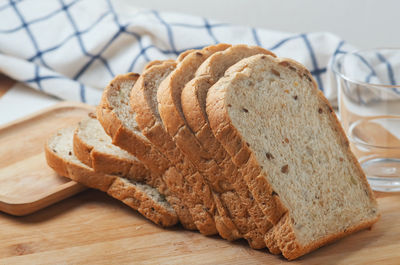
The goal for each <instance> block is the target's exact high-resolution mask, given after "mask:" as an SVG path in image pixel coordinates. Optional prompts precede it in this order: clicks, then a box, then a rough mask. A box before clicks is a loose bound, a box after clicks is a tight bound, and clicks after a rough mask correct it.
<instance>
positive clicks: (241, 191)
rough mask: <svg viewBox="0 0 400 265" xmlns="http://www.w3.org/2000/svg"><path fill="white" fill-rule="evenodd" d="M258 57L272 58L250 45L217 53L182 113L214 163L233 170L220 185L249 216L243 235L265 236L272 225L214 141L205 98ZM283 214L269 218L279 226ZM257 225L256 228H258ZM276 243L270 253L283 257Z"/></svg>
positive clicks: (185, 95)
mask: <svg viewBox="0 0 400 265" xmlns="http://www.w3.org/2000/svg"><path fill="white" fill-rule="evenodd" d="M255 54H268V55H273V54H272V53H271V52H269V51H267V50H265V49H263V48H260V47H256V46H253V47H249V46H247V45H235V46H232V47H230V48H228V49H226V50H224V51H220V52H216V53H214V54H213V55H211V56H210V57H209V58H208V59H207V60H205V61H204V62H203V63H202V64H201V65H200V67H199V68H198V69H197V71H196V75H195V77H194V78H193V79H192V80H191V81H189V82H188V83H187V84H186V85H185V87H184V89H183V91H182V96H181V101H182V110H183V113H184V115H185V118H186V121H187V124H188V126H189V127H190V129H191V130H192V131H193V133H194V134H195V135H196V137H197V139H198V140H199V141H200V143H201V144H202V145H203V146H205V147H209V148H208V152H209V153H210V155H213V154H217V155H216V156H214V160H215V161H216V162H217V163H218V165H219V166H220V167H221V168H224V169H225V170H224V171H225V172H229V168H231V167H233V168H234V170H233V172H232V173H231V174H230V175H227V176H222V175H219V176H218V177H219V181H221V182H226V184H225V185H223V186H222V187H224V188H225V190H223V192H235V193H236V194H237V195H238V196H239V199H240V200H239V201H234V200H226V201H227V202H228V203H229V202H230V203H233V204H235V205H236V208H241V209H240V212H242V213H245V215H243V216H247V215H249V217H248V218H246V220H242V222H241V223H242V225H241V226H240V227H241V228H242V229H241V232H242V234H244V235H245V234H248V233H249V232H250V233H251V231H254V230H256V229H259V231H260V232H261V233H262V234H266V232H267V231H268V230H269V229H270V228H271V227H272V225H271V222H269V221H268V219H267V216H266V215H264V214H263V212H262V211H261V210H260V207H259V206H258V204H257V202H256V201H255V200H254V199H253V196H252V194H251V193H250V192H249V190H248V188H247V184H246V182H245V180H244V177H243V176H242V174H241V173H240V172H239V171H238V168H237V167H236V166H234V164H233V162H232V160H231V157H230V156H229V154H228V153H227V152H226V151H225V149H224V147H223V146H222V145H221V144H220V143H219V142H218V140H217V139H216V138H215V137H214V134H213V133H212V131H211V128H210V126H209V124H208V117H207V113H206V97H207V92H208V89H209V88H210V87H211V86H212V85H213V84H214V83H215V82H216V81H218V79H219V78H220V77H222V76H223V75H224V73H225V71H226V70H227V69H228V68H229V67H230V66H232V65H233V64H235V63H236V62H238V61H240V60H241V59H243V58H246V57H249V56H252V55H255ZM239 202H241V203H239ZM237 212H239V211H234V212H233V213H237ZM282 214H283V212H279V211H274V212H273V213H271V214H269V215H268V216H269V217H270V219H272V221H274V222H275V223H276V222H277V221H278V220H279V218H280V217H281V216H282ZM239 220H240V219H239ZM239 220H238V221H239ZM255 225H257V226H256V227H255ZM275 243H276V242H270V241H269V240H267V241H266V245H267V247H268V248H269V249H270V252H272V253H275V254H277V253H280V250H279V248H278V247H277V245H276V244H275Z"/></svg>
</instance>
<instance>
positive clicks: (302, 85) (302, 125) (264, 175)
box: [206, 55, 379, 259]
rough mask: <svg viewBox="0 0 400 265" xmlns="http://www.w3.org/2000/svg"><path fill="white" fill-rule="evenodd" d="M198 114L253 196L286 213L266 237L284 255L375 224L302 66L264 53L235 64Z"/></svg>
mask: <svg viewBox="0 0 400 265" xmlns="http://www.w3.org/2000/svg"><path fill="white" fill-rule="evenodd" d="M206 111H207V115H208V118H209V122H210V125H211V128H212V130H213V132H214V135H215V136H216V138H217V139H218V140H219V141H220V142H221V143H222V145H223V146H224V147H225V149H226V150H227V151H228V153H229V154H230V155H231V156H232V157H233V161H234V162H235V163H236V164H237V165H238V166H241V167H242V170H243V174H244V175H245V176H246V181H247V182H248V186H249V188H250V189H251V191H252V193H253V194H254V195H255V198H256V199H257V198H260V197H262V196H263V195H264V196H266V194H268V195H270V196H272V197H274V198H276V200H275V202H280V203H281V204H282V206H283V207H285V208H286V209H287V212H286V214H285V215H284V216H283V217H282V218H281V219H280V220H279V222H278V223H277V224H276V225H275V226H274V227H273V229H271V230H270V231H271V232H269V233H268V236H269V237H270V238H273V239H274V240H276V241H277V243H278V246H279V248H280V249H281V251H282V254H283V255H284V256H285V257H286V258H288V259H294V258H297V257H299V256H301V255H304V254H305V253H307V252H309V251H311V250H313V249H315V248H318V247H320V246H321V245H323V244H326V243H328V242H331V241H333V240H335V239H338V238H340V237H342V236H345V235H347V234H349V233H352V232H354V231H357V230H360V229H363V228H366V227H369V226H371V225H372V224H373V223H374V222H376V221H377V219H378V217H379V214H378V212H377V204H376V201H375V199H374V195H373V193H372V191H371V189H370V187H369V185H368V183H367V181H366V178H365V175H364V173H363V172H362V170H361V168H360V166H359V164H358V162H357V160H356V158H355V157H354V155H353V154H352V153H351V151H350V148H349V143H348V140H347V138H346V136H345V134H344V132H343V130H342V128H341V126H340V124H339V122H338V121H337V118H336V116H335V114H334V112H333V111H332V108H331V106H330V105H329V103H328V101H327V100H326V99H325V98H324V96H323V94H322V93H321V92H320V91H319V90H318V89H317V85H316V82H315V81H314V79H313V78H312V76H311V74H310V73H309V72H308V70H307V69H306V68H305V67H304V66H302V65H300V64H299V63H297V62H294V61H292V60H289V59H277V58H274V57H272V56H268V55H255V56H252V57H249V58H246V59H243V60H241V61H240V62H239V63H237V64H235V65H234V66H232V67H231V68H230V69H228V71H226V72H225V75H224V77H223V78H221V79H220V80H219V81H218V82H217V83H216V84H214V85H213V86H212V87H211V88H210V90H209V92H208V95H207V109H206ZM260 183H261V184H260ZM275 202H273V203H272V207H274V205H273V204H274V203H275ZM259 203H261V201H259Z"/></svg>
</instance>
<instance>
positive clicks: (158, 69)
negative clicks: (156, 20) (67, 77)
mask: <svg viewBox="0 0 400 265" xmlns="http://www.w3.org/2000/svg"><path fill="white" fill-rule="evenodd" d="M175 67H176V63H175V62H174V61H165V62H164V63H163V64H158V65H154V66H153V67H150V68H148V69H147V70H146V71H144V72H143V73H142V75H141V76H140V78H139V79H138V81H137V82H136V84H135V86H134V87H133V89H132V92H131V106H132V108H133V110H134V111H135V113H136V121H137V123H138V125H139V127H140V128H141V130H142V133H143V134H144V135H145V136H146V137H147V138H148V139H149V140H150V141H151V142H152V143H153V144H154V145H156V146H157V147H158V148H159V149H160V151H162V152H163V153H164V154H165V155H166V156H167V157H168V159H169V160H170V161H171V163H173V164H174V165H175V167H176V168H178V169H179V171H180V172H182V174H183V175H184V176H191V175H193V174H198V173H197V169H196V167H195V166H194V165H193V164H192V162H191V161H190V160H189V159H188V158H187V157H186V156H185V155H184V154H183V153H182V152H181V150H180V149H179V148H178V147H177V146H176V144H175V142H174V140H173V139H172V137H171V136H170V135H169V134H168V132H167V131H166V129H165V127H164V125H163V123H162V120H161V117H160V115H159V111H158V105H157V90H158V87H159V84H160V82H161V81H163V80H164V79H165V78H166V77H167V76H168V75H169V74H170V73H171V72H172V71H173V70H174V69H175ZM199 177H201V176H199ZM198 182H200V183H204V182H203V180H202V179H199V180H198ZM191 185H192V186H193V187H196V186H198V185H197V184H196V183H193V184H191ZM202 185H203V184H202ZM202 188H203V187H202ZM215 199H218V198H214V200H215ZM216 207H217V208H218V207H222V206H221V204H218V203H216ZM210 209H211V208H210ZM214 209H215V208H214ZM220 212H222V213H223V214H222V215H220V214H219V213H220ZM213 215H214V216H215V220H216V223H217V228H218V232H219V234H220V235H221V236H222V237H223V238H226V239H235V238H236V236H232V231H234V229H236V227H235V226H234V225H233V224H232V221H231V220H230V218H229V216H228V214H227V213H226V210H225V209H218V211H217V212H215V211H214V213H213Z"/></svg>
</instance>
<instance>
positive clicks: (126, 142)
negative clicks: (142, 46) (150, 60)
mask: <svg viewBox="0 0 400 265" xmlns="http://www.w3.org/2000/svg"><path fill="white" fill-rule="evenodd" d="M138 78H139V75H138V74H135V73H129V74H124V75H118V76H117V77H115V78H114V79H113V80H112V81H111V82H110V84H109V85H108V86H107V87H106V89H105V91H104V92H103V96H102V99H101V102H100V104H99V106H98V107H97V109H96V114H97V119H98V120H99V122H100V123H101V125H102V126H103V128H104V130H105V132H106V133H107V134H108V135H110V137H111V138H112V139H113V140H112V143H113V144H115V145H117V146H119V147H121V148H122V149H125V150H126V151H128V152H129V153H131V154H133V155H134V156H135V157H137V158H138V159H139V160H140V161H141V162H142V163H143V164H144V165H145V166H146V167H147V168H149V169H150V170H151V171H152V174H151V176H152V177H153V178H152V179H151V180H150V182H149V183H147V184H149V185H150V186H152V187H156V188H157V189H158V190H159V191H160V193H162V194H164V195H165V196H166V199H167V201H168V202H169V203H170V204H171V206H172V207H173V208H174V210H175V211H176V213H177V214H178V217H179V221H180V222H181V223H182V225H183V226H184V227H185V228H186V229H188V230H196V226H195V224H194V221H193V219H192V216H191V214H190V210H191V209H190V207H188V206H187V205H186V204H185V203H184V201H183V200H182V197H177V196H179V195H180V194H179V193H174V192H173V191H172V190H173V189H174V188H175V185H174V183H171V182H170V181H168V179H170V178H171V175H174V174H179V173H178V172H177V171H172V170H169V171H168V170H167V169H169V161H168V160H167V159H166V158H165V157H164V155H162V154H161V153H160V152H159V151H158V150H157V149H156V148H155V147H154V146H153V145H152V144H151V143H150V142H148V141H147V140H144V139H143V138H142V137H140V136H139V135H137V134H135V133H134V132H132V131H131V130H129V129H128V128H126V127H125V126H124V125H123V124H122V122H121V120H120V119H119V118H118V116H117V115H116V113H115V112H114V111H113V108H112V107H111V104H110V102H109V101H108V93H110V92H111V90H112V89H114V88H116V89H119V87H120V84H121V83H122V82H129V81H130V82H132V83H133V84H134V83H135V82H136V80H137V79H138ZM132 86H133V85H132Z"/></svg>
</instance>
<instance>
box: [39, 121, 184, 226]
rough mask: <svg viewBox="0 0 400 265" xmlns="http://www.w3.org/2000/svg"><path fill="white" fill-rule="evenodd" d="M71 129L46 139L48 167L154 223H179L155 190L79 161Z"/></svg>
mask: <svg viewBox="0 0 400 265" xmlns="http://www.w3.org/2000/svg"><path fill="white" fill-rule="evenodd" d="M74 130H75V128H74V127H69V128H64V129H61V130H59V131H58V132H57V133H56V134H54V135H53V136H51V137H50V138H49V140H48V142H47V143H46V146H45V154H46V160H47V163H48V165H49V166H50V167H52V168H53V169H54V170H55V171H56V172H57V173H58V174H60V175H62V176H65V177H68V178H70V179H72V180H74V181H77V182H79V183H82V184H83V185H86V186H88V187H91V188H94V189H98V190H101V191H105V192H107V193H108V194H109V195H110V196H112V197H114V198H116V199H118V200H120V201H122V202H123V203H125V204H126V205H128V206H129V207H131V208H133V209H135V210H137V211H138V212H140V213H141V214H142V215H143V216H144V217H146V218H147V219H149V220H151V221H152V222H154V223H156V224H159V225H161V226H164V227H168V226H172V225H175V224H176V223H177V222H178V217H177V215H176V213H175V211H174V210H173V208H172V207H171V206H170V205H169V203H168V202H167V201H166V200H165V198H164V197H163V196H162V195H161V194H160V193H159V192H158V191H157V190H156V189H154V188H152V187H150V186H149V185H146V184H141V183H139V182H136V181H133V180H128V179H125V178H122V177H118V176H113V175H106V174H102V173H98V172H95V171H94V170H93V169H92V168H90V167H88V166H86V165H85V164H83V163H82V162H80V161H79V159H78V158H77V157H76V156H75V155H74V153H73V147H72V142H73V135H74Z"/></svg>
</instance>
